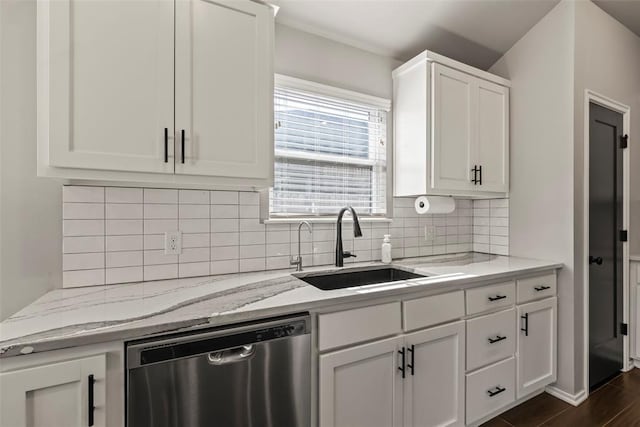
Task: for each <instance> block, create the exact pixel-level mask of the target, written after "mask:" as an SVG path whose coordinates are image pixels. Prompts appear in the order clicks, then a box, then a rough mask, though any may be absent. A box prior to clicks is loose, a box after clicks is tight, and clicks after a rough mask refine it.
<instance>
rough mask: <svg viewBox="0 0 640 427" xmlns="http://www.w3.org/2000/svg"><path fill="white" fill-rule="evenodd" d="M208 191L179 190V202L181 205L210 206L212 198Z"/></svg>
mask: <svg viewBox="0 0 640 427" xmlns="http://www.w3.org/2000/svg"><path fill="white" fill-rule="evenodd" d="M209 193H210V192H209V191H208V190H178V202H179V203H180V204H191V205H208V204H209V203H210V201H211V196H210V195H209Z"/></svg>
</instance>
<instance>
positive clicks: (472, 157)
mask: <svg viewBox="0 0 640 427" xmlns="http://www.w3.org/2000/svg"><path fill="white" fill-rule="evenodd" d="M393 81H394V195H395V196H415V195H419V194H438V195H467V196H478V197H483V196H484V197H496V196H504V195H505V194H506V193H507V192H508V190H509V182H508V179H509V84H510V83H509V81H507V80H504V79H502V78H500V77H497V76H494V75H492V74H489V73H487V72H484V71H481V70H478V69H475V68H473V67H470V66H468V65H465V64H462V63H459V62H456V61H453V60H451V59H449V58H445V57H443V56H441V55H437V54H434V53H432V52H424V53H422V54H421V55H418V56H417V57H416V58H414V59H412V60H410V61H409V62H407V63H406V64H404V65H402V66H400V67H399V68H398V69H396V70H395V71H394V72H393Z"/></svg>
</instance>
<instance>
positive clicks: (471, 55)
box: [271, 0, 640, 69]
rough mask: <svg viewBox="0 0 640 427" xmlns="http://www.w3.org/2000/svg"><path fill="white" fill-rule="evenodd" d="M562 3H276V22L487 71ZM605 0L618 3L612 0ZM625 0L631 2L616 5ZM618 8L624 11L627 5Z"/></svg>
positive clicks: (403, 56)
mask: <svg viewBox="0 0 640 427" xmlns="http://www.w3.org/2000/svg"><path fill="white" fill-rule="evenodd" d="M638 1H640V0H638ZM558 2H559V0H508V1H507V0H272V1H271V3H275V4H276V5H278V6H280V11H279V12H278V15H277V21H278V22H279V23H281V24H284V25H288V26H291V27H294V28H298V29H301V30H304V31H307V32H310V33H314V34H317V35H320V36H324V37H327V38H330V39H333V40H337V41H340V42H343V43H346V44H349V45H353V46H356V47H360V48H362V49H365V50H369V51H372V52H375V53H378V54H381V55H385V56H390V57H393V58H396V59H398V60H400V61H406V60H407V59H409V58H411V57H413V56H414V55H416V54H418V53H420V52H422V51H423V50H425V49H429V50H432V51H434V52H437V53H440V54H442V55H445V56H448V57H451V58H453V59H457V60H459V61H462V62H465V63H467V64H470V65H474V66H476V67H478V68H482V69H488V68H489V67H490V66H491V65H493V64H494V63H495V61H497V60H498V59H499V58H500V57H501V56H502V55H503V54H504V53H505V52H506V51H507V50H509V48H511V46H513V44H514V43H515V42H516V41H518V40H519V39H520V38H521V37H522V36H523V35H524V34H525V33H526V32H527V31H529V29H531V27H533V26H534V25H535V24H536V23H537V22H538V21H539V20H540V19H541V18H542V17H543V16H544V15H546V14H547V12H549V11H550V10H551V9H552V8H553V7H554V6H555V5H556V4H557V3H558ZM605 2H606V3H609V2H611V3H614V1H612V0H607V1H605ZM625 2H629V0H620V1H618V2H617V3H625ZM631 2H633V3H635V2H636V1H635V0H631ZM612 7H613V5H612ZM616 7H619V8H621V9H622V6H616ZM639 25H640V24H639Z"/></svg>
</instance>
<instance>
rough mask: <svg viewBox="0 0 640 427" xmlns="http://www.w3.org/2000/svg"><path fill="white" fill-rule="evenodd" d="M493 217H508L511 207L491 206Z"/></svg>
mask: <svg viewBox="0 0 640 427" xmlns="http://www.w3.org/2000/svg"><path fill="white" fill-rule="evenodd" d="M490 214H491V217H500V218H508V217H509V208H491V211H490Z"/></svg>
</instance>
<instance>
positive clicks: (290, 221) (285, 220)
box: [263, 215, 393, 224]
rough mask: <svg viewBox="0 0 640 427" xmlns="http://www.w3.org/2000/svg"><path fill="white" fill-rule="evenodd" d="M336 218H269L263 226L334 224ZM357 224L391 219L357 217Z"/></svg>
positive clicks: (347, 218)
mask: <svg viewBox="0 0 640 427" xmlns="http://www.w3.org/2000/svg"><path fill="white" fill-rule="evenodd" d="M336 220H337V216H334V217H332V216H329V217H317V216H311V217H299V218H269V219H265V220H264V221H263V222H264V223H265V224H297V223H299V222H300V221H307V222H310V223H312V224H331V223H334V222H336ZM342 220H343V222H353V218H351V216H346V215H345V216H344V217H343V218H342ZM358 221H359V222H371V223H390V222H392V221H393V218H373V217H358Z"/></svg>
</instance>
